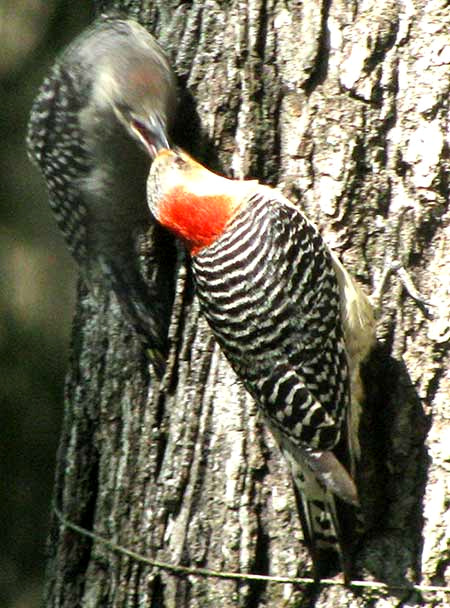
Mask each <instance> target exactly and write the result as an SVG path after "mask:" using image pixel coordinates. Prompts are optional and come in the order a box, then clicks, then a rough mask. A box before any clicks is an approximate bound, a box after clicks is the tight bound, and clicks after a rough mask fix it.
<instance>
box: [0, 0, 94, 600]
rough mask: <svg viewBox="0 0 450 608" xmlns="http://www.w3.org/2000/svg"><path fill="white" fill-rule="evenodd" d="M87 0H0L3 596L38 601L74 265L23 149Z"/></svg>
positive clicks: (86, 13) (87, 12)
mask: <svg viewBox="0 0 450 608" xmlns="http://www.w3.org/2000/svg"><path fill="white" fill-rule="evenodd" d="M91 13H92V9H91V4H90V3H89V2H86V1H82V2H62V1H58V0H0V40H1V51H0V96H1V100H0V107H1V118H0V129H1V142H2V145H1V148H0V472H1V475H0V521H1V526H0V606H1V607H2V608H34V607H35V606H39V605H40V604H41V593H42V583H43V574H44V566H45V545H46V538H47V531H48V519H49V509H50V501H51V495H52V484H53V472H54V463H55V454H56V449H57V445H58V436H59V429H60V424H61V417H62V410H63V388H64V375H65V370H66V366H67V359H68V347H69V340H70V326H71V317H72V311H73V302H74V293H75V279H76V269H75V266H74V264H73V262H72V260H71V259H70V258H69V255H68V254H67V252H66V248H65V246H64V243H63V240H62V238H61V236H60V235H59V233H58V231H57V229H56V225H55V223H54V220H53V217H52V216H51V213H50V210H49V207H48V202H47V194H46V190H45V186H44V183H43V181H42V179H41V178H40V175H39V173H38V171H37V169H36V168H35V167H34V166H33V165H31V164H30V162H29V160H28V158H27V156H26V150H25V144H24V141H25V134H26V125H27V121H28V115H29V112H30V107H31V104H32V101H33V98H34V97H35V95H36V93H37V90H38V88H39V86H40V84H41V82H42V80H43V78H44V76H45V74H46V72H47V71H48V69H49V67H50V65H51V64H52V62H53V60H54V58H55V56H56V54H57V53H58V51H59V50H60V49H61V48H62V47H63V46H65V45H66V44H67V43H68V42H69V41H70V40H71V39H72V38H73V37H74V36H75V35H76V34H77V33H78V32H79V31H81V30H82V29H83V28H84V26H85V25H86V24H87V23H88V22H89V21H90V18H91Z"/></svg>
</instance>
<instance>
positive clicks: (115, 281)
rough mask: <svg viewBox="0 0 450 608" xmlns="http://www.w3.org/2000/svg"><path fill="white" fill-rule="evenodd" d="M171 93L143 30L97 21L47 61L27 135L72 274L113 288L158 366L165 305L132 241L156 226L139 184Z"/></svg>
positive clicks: (156, 50) (162, 137) (159, 56)
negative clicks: (147, 278)
mask: <svg viewBox="0 0 450 608" xmlns="http://www.w3.org/2000/svg"><path fill="white" fill-rule="evenodd" d="M176 99H177V93H176V81H175V76H174V74H173V72H172V70H171V67H170V65H169V61H168V59H167V57H166V54H165V53H164V51H163V49H162V48H161V47H160V46H159V44H158V43H157V42H156V40H155V39H154V38H153V36H151V34H149V33H148V32H147V31H146V30H145V29H144V28H143V27H142V26H141V25H139V24H138V23H136V22H134V21H131V20H123V19H117V18H102V19H100V20H98V21H96V22H95V23H94V24H93V25H91V26H90V27H89V28H88V29H87V30H86V31H85V32H84V33H82V34H81V35H80V36H79V37H78V38H76V39H75V41H74V42H73V43H72V44H70V45H69V47H68V48H67V49H66V50H65V51H64V52H63V53H62V55H61V57H60V58H59V59H58V60H57V61H56V63H55V65H54V66H53V68H52V69H51V71H50V74H49V76H48V77H47V78H46V79H45V81H44V83H43V85H42V87H41V89H40V91H39V94H38V96H37V98H36V100H35V101H34V104H33V106H32V110H31V115H30V121H29V127H28V137H27V147H28V152H29V156H30V158H31V160H32V161H34V162H35V163H36V164H37V166H38V168H39V169H40V170H41V172H42V174H43V176H44V178H45V181H46V183H47V188H48V192H49V199H50V205H51V208H52V210H53V213H54V216H55V218H56V221H57V223H58V226H59V228H60V229H61V231H62V233H63V235H64V237H65V240H66V242H67V245H68V248H69V250H70V252H71V253H72V255H73V257H74V258H75V260H76V262H77V263H78V265H79V267H80V269H81V274H82V277H83V278H84V280H85V281H86V283H87V284H88V286H89V287H90V288H91V290H92V291H93V292H95V291H96V289H97V288H98V286H99V285H100V286H106V287H107V288H110V289H112V290H113V291H114V292H115V295H116V296H117V299H118V301H119V304H120V306H121V308H122V310H123V312H124V314H125V316H126V317H127V318H128V320H129V322H130V323H131V324H132V326H133V327H134V329H135V330H136V331H137V333H138V334H139V335H140V337H141V338H142V339H143V340H144V342H145V343H146V345H147V347H148V349H149V354H150V357H151V359H152V361H153V364H154V365H155V368H156V369H157V370H158V372H159V373H161V372H162V369H163V365H164V354H165V351H166V341H167V338H166V336H167V325H168V311H167V308H168V307H167V305H165V302H164V297H163V296H162V294H161V293H160V291H159V290H160V289H161V285H159V286H158V282H159V283H161V279H160V278H158V276H156V278H155V277H154V278H155V280H154V284H150V285H149V284H148V281H147V282H145V281H144V279H143V276H142V274H141V272H140V270H139V265H138V254H137V244H136V243H137V240H136V239H137V236H138V235H139V234H142V233H143V232H145V231H146V230H147V229H149V228H150V230H151V231H152V238H153V239H154V240H155V241H158V238H159V235H160V234H161V233H162V230H161V229H160V227H157V226H156V225H155V224H154V223H153V227H152V226H151V225H150V221H149V220H150V217H149V214H148V210H147V206H146V194H145V184H146V180H147V175H148V168H149V164H150V162H151V159H152V158H153V157H154V156H155V154H156V152H157V151H158V150H159V149H161V148H167V147H168V146H169V135H168V133H169V130H170V127H171V124H172V120H173V117H174V114H175V111H176ZM158 272H159V273H161V271H159V270H155V272H154V275H158ZM166 280H167V279H166Z"/></svg>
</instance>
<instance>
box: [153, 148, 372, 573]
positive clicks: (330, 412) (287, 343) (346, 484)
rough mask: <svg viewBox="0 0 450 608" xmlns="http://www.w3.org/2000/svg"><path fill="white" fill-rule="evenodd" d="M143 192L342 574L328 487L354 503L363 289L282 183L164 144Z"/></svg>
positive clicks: (319, 541)
mask: <svg viewBox="0 0 450 608" xmlns="http://www.w3.org/2000/svg"><path fill="white" fill-rule="evenodd" d="M147 193H148V202H149V207H150V210H151V212H152V214H153V215H154V217H155V218H156V219H157V220H158V221H159V222H160V223H161V224H162V225H163V226H165V227H166V228H168V229H169V230H171V231H172V232H173V233H175V234H176V235H177V236H178V237H180V238H181V239H182V240H183V241H184V243H185V245H186V247H187V249H188V251H189V252H190V255H191V257H192V268H193V273H194V277H195V283H196V291H197V295H198V297H199V300H200V304H201V309H202V312H203V314H204V315H205V317H206V319H207V321H208V323H209V325H210V327H211V329H212V331H213V333H214V335H215V337H216V339H217V341H218V343H219V345H220V347H221V349H222V351H223V352H224V354H225V356H226V357H227V359H228V360H229V362H230V364H231V366H232V368H233V369H234V371H235V372H236V374H237V376H238V377H239V378H240V379H241V380H242V382H243V384H244V386H245V388H246V389H247V390H248V392H249V393H250V394H251V395H252V396H253V398H254V399H255V401H256V402H257V404H258V406H259V409H260V411H261V413H262V416H263V418H264V420H265V422H266V423H267V425H268V427H269V429H270V430H271V432H272V433H273V435H274V437H275V439H276V441H277V443H278V445H279V447H280V449H281V452H282V453H283V455H284V456H285V458H286V460H287V462H288V464H289V467H290V471H291V473H292V476H293V479H294V482H295V486H294V488H295V489H296V497H297V502H298V506H299V511H300V517H301V520H302V526H303V530H304V536H305V540H306V542H307V544H308V545H309V547H310V550H311V553H312V557H313V561H314V563H315V566H316V567H317V566H318V564H319V562H320V559H319V557H318V555H319V553H322V552H323V551H327V550H329V549H332V550H333V552H335V553H337V554H338V555H339V557H340V560H341V566H342V568H343V569H344V573H346V571H347V574H348V567H347V557H346V551H345V550H344V549H345V543H344V546H343V542H342V538H341V531H340V527H339V521H338V514H337V512H338V510H337V504H336V501H335V497H336V496H337V497H338V498H339V501H343V502H344V503H348V504H350V505H353V506H355V507H357V506H358V493H357V489H356V485H355V483H354V480H353V478H352V475H353V471H354V466H355V459H357V457H358V454H359V444H358V440H357V434H358V423H359V413H358V409H357V408H358V405H357V403H356V402H354V401H352V398H351V390H350V384H352V387H353V390H354V392H355V394H356V397H357V398H358V399H360V398H361V396H362V395H361V384H360V381H359V363H360V362H361V361H362V359H364V358H365V356H366V355H367V354H368V352H369V350H370V348H371V346H372V344H373V342H374V319H373V315H372V308H371V305H370V303H369V301H368V299H367V297H366V296H365V295H364V293H363V292H362V291H361V289H360V288H359V287H358V286H357V285H356V283H355V282H354V281H353V280H352V279H351V277H350V275H349V274H348V273H347V272H346V270H345V269H344V268H343V266H342V265H341V263H340V262H339V261H338V259H337V258H336V257H335V255H334V254H333V253H332V252H331V251H330V250H329V248H328V247H327V246H326V244H325V243H324V241H323V239H322V237H321V236H320V234H319V232H318V231H317V229H316V228H315V227H314V226H313V225H312V224H311V223H310V222H309V221H308V220H307V218H306V217H305V216H304V215H303V213H302V212H301V211H300V210H299V209H298V208H297V207H295V206H294V205H293V204H291V203H290V202H289V201H288V200H287V199H285V198H284V197H283V196H282V195H281V194H280V193H279V192H278V191H277V190H274V189H272V188H269V187H267V186H263V185H260V184H259V183H258V182H257V181H241V180H230V179H226V178H224V177H221V176H219V175H217V174H215V173H212V172H210V171H208V170H207V169H206V168H205V167H203V166H202V165H200V164H199V163H197V162H196V161H194V160H193V159H192V158H190V157H189V156H188V155H187V154H185V153H184V152H182V151H179V150H171V151H169V150H162V151H160V152H159V153H158V155H157V156H156V158H155V160H154V162H153V165H152V167H151V169H150V175H149V179H148V184H147ZM339 501H338V503H339ZM316 575H318V569H317V568H316ZM319 576H320V574H319Z"/></svg>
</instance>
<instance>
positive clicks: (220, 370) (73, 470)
mask: <svg viewBox="0 0 450 608" xmlns="http://www.w3.org/2000/svg"><path fill="white" fill-rule="evenodd" d="M98 4H99V5H101V6H100V7H99V8H101V9H102V10H103V11H105V10H107V9H111V8H112V7H113V6H114V7H115V8H120V7H122V8H123V7H126V8H124V10H126V11H127V12H128V14H129V15H130V16H132V17H135V18H137V19H139V20H140V21H141V22H142V23H144V24H145V25H147V26H148V27H149V29H150V30H152V31H156V34H157V36H158V37H159V39H160V41H161V42H162V44H163V46H164V47H165V48H166V49H167V51H168V53H169V55H170V57H171V60H172V63H173V66H174V69H175V71H176V73H177V74H178V76H179V81H180V88H181V90H182V91H183V92H182V99H183V109H180V112H179V121H178V123H179V124H178V127H177V129H176V134H175V139H176V141H177V142H178V143H180V144H181V145H183V146H184V147H188V148H189V149H190V151H191V152H192V153H193V154H194V155H195V156H196V157H198V158H199V159H201V160H202V161H203V162H204V163H205V164H207V165H208V166H209V167H211V168H214V169H216V170H218V171H221V172H223V173H225V174H227V175H228V176H235V177H240V178H241V177H252V178H256V179H258V180H260V181H261V182H263V183H267V184H270V185H273V186H277V187H278V188H280V190H282V191H283V193H284V194H285V195H286V196H287V197H288V198H289V199H290V200H291V201H292V202H294V203H296V204H299V205H300V206H301V207H302V208H303V209H304V210H305V212H306V214H307V215H308V217H309V218H310V219H311V220H312V221H314V222H315V223H316V224H317V225H318V226H319V228H320V229H321V230H322V232H323V235H324V238H325V239H326V240H327V242H328V243H329V244H330V245H331V246H332V247H333V248H334V250H335V251H336V252H338V253H339V254H340V255H341V257H342V259H343V261H344V264H345V265H346V266H347V268H348V269H349V270H350V271H351V272H353V274H354V275H355V276H356V277H357V278H358V279H359V280H360V282H361V283H363V284H364V285H365V286H366V289H367V290H368V291H369V292H370V291H372V290H373V289H374V288H376V287H377V286H378V285H379V281H380V279H381V275H382V273H383V269H384V268H386V267H387V265H388V264H389V263H391V262H395V261H398V262H401V263H402V264H403V265H404V267H405V268H406V269H407V270H408V272H409V273H410V275H411V277H412V278H413V281H414V284H415V286H416V288H417V289H418V290H419V291H420V292H421V293H422V294H424V295H425V297H426V300H427V301H429V302H430V304H431V305H430V306H427V305H423V304H418V303H417V302H416V301H415V300H414V299H413V298H411V297H410V296H409V295H408V293H407V290H406V289H405V287H404V285H403V283H402V282H401V280H400V278H399V276H397V275H392V277H391V279H390V281H389V282H388V290H387V291H386V292H385V293H384V295H383V296H382V298H381V305H380V313H379V322H378V332H377V335H378V340H379V345H378V347H377V348H376V352H375V353H374V355H373V356H372V358H371V360H370V362H369V365H367V366H366V374H365V376H366V378H365V380H366V388H367V402H366V404H365V409H364V416H363V425H362V431H361V434H362V444H363V452H364V458H363V470H364V474H363V478H362V482H361V495H362V502H363V505H364V510H365V512H366V515H367V518H368V520H369V522H370V523H371V529H370V532H369V533H368V534H367V535H366V537H364V539H363V541H362V543H361V549H360V551H359V553H358V555H357V556H356V559H355V571H356V576H357V578H358V579H364V580H375V581H383V582H386V583H388V584H390V585H403V586H405V587H408V586H409V585H411V584H412V583H414V582H415V583H421V584H428V585H431V584H433V585H441V586H445V585H449V579H450V571H449V567H448V564H449V563H450V552H449V538H450V532H449V526H448V518H449V516H450V512H449V506H448V489H449V473H448V454H449V448H448V446H449V442H450V435H449V432H448V429H446V427H445V422H446V420H447V421H448V419H449V416H450V409H449V408H450V405H449V403H450V399H449V397H450V377H449V372H448V370H449V368H450V356H449V338H450V329H449V327H450V322H449V312H448V311H449V299H450V298H449V293H450V290H449V285H450V277H449V268H450V228H449V223H450V215H449V208H448V168H449V165H448V143H449V142H448V139H446V137H448V132H447V127H448V123H447V112H448V99H449V92H450V91H449V89H450V86H449V64H450V45H449V34H450V32H449V24H450V14H449V7H448V3H447V2H445V0H440V1H439V0H432V1H428V2H426V1H425V0H416V1H415V2H407V1H406V0H401V1H394V0H377V1H375V0H367V1H364V2H363V1H361V0H354V1H353V2H342V1H340V0H337V1H335V2H329V1H328V0H324V1H323V2H318V1H317V0H304V1H303V2H302V3H299V2H294V1H286V2H276V1H274V0H266V1H265V2H264V1H263V0H240V1H237V0H230V1H229V2H212V1H210V0H204V1H203V2H196V1H194V2H184V3H180V2H175V1H172V2H167V1H165V0H159V1H158V0H155V1H154V2H151V1H149V2H144V1H142V2H139V1H134V2H133V1H131V0H129V1H127V2H125V1H124V2H120V1H119V0H115V2H114V1H113V2H100V3H98ZM143 264H144V265H145V259H144V260H143ZM175 274H176V298H175V303H174V308H173V317H172V325H171V330H170V332H171V334H170V335H171V344H172V350H171V355H170V361H169V365H168V369H167V373H166V376H165V377H164V378H163V380H162V382H161V383H160V382H158V380H157V379H156V378H155V377H154V376H153V374H152V372H151V371H149V370H148V365H147V362H146V359H145V354H144V353H143V352H142V348H141V347H140V345H139V344H138V341H137V339H135V338H134V336H132V335H131V334H130V331H129V330H128V327H127V325H126V323H125V321H123V320H122V317H121V315H120V312H119V310H118V307H117V304H116V303H115V301H114V300H113V298H112V297H111V298H109V296H108V294H105V296H104V301H98V300H96V301H94V299H93V298H92V297H91V296H90V295H89V294H86V293H85V292H84V291H83V290H82V289H80V296H79V300H78V312H77V315H76V319H75V323H74V333H73V352H72V360H71V369H70V372H69V376H68V380H67V390H66V414H65V421H64V427H63V431H62V438H61V447H60V451H59V464H58V471H57V478H56V489H55V502H56V505H57V506H58V507H59V509H61V511H62V512H63V513H64V516H65V517H66V518H67V519H69V520H70V521H72V522H74V523H75V524H77V525H79V526H82V527H84V528H86V529H88V530H91V531H93V532H95V533H96V534H97V535H99V536H102V537H105V538H107V539H109V540H111V541H113V542H114V543H117V544H119V545H122V546H125V547H127V548H129V549H131V550H133V551H135V552H137V553H139V554H142V555H143V556H146V557H148V558H151V559H157V560H160V561H163V562H169V563H172V564H175V565H179V564H180V565H184V566H189V567H194V568H209V569H214V570H218V571H227V572H230V571H231V572H241V573H260V574H270V575H274V576H277V575H278V576H289V577H294V576H310V575H311V562H310V558H309V556H308V553H307V550H306V549H305V547H304V545H303V543H302V534H301V530H300V526H299V522H298V517H297V514H296V511H295V501H294V496H293V491H292V489H291V485H290V480H289V478H288V475H287V469H286V466H285V464H284V462H283V460H282V458H281V456H280V453H279V452H278V449H277V448H276V447H275V445H274V442H273V440H272V438H271V436H270V435H269V434H268V432H267V430H266V429H265V428H264V426H263V423H262V421H261V420H260V419H259V418H258V416H257V414H256V407H255V405H254V403H253V402H252V400H251V399H250V397H249V396H248V395H246V393H245V391H244V390H243V388H242V386H241V385H240V383H239V382H238V381H237V379H236V377H235V375H234V373H233V372H232V371H231V369H230V367H229V366H228V364H227V363H226V361H225V359H224V357H223V356H222V355H221V353H220V352H219V350H218V348H217V346H216V345H215V343H214V340H213V338H212V336H211V334H210V331H209V329H208V327H207V326H206V323H205V321H204V320H203V319H202V318H201V317H200V316H199V309H198V303H197V299H196V297H195V295H194V294H193V285H192V279H191V275H190V272H189V268H188V267H187V265H186V262H185V260H184V258H183V257H182V256H181V255H180V259H179V263H178V265H177V270H176V271H175V270H174V275H175ZM338 580H339V577H338V578H337V579H336V581H338ZM427 600H428V601H429V602H431V603H432V604H433V605H436V606H443V605H450V595H449V594H445V593H443V592H439V591H433V592H430V594H429V595H428V596H427ZM423 601H424V600H423V596H421V595H420V594H419V593H418V592H416V591H414V590H413V589H412V588H411V589H410V590H407V589H398V588H390V589H387V590H380V589H379V588H370V587H368V588H363V590H361V589H355V588H345V587H343V586H339V585H335V586H320V587H318V588H314V587H312V586H309V585H288V584H279V583H269V582H267V581H236V580H220V579H215V578H209V577H202V576H194V575H190V576H185V575H180V574H174V573H172V572H170V571H167V570H165V569H158V568H154V567H151V566H150V565H146V564H144V563H142V562H140V561H138V560H136V559H134V558H131V557H127V556H125V555H123V554H121V553H118V552H114V551H111V550H110V549H109V548H108V547H106V546H105V545H104V544H103V543H102V542H101V541H99V540H92V539H90V538H87V537H86V536H83V535H81V534H79V533H78V532H76V531H75V530H73V529H71V528H68V527H65V526H64V525H63V524H61V522H60V520H58V518H57V517H56V515H55V516H54V522H53V532H52V537H51V542H50V558H49V567H48V581H47V597H46V602H47V603H46V605H47V606H54V607H56V606H58V607H65V608H74V607H75V606H83V607H97V606H108V607H111V608H124V607H137V606H139V607H148V606H153V607H162V608H172V607H174V608H175V607H176V608H194V607H199V608H200V607H202V608H204V607H208V606H209V607H214V608H215V607H218V606H220V607H221V608H228V607H237V606H242V607H251V608H258V607H262V606H265V607H270V608H275V607H279V606H282V605H286V606H312V605H314V606H317V607H319V606H320V607H331V606H345V605H350V603H351V605H352V606H355V607H357V606H371V607H379V608H381V607H383V608H387V607H389V606H399V605H406V604H407V605H408V606H413V605H421V604H422V602H423Z"/></svg>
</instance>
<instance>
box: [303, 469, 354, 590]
mask: <svg viewBox="0 0 450 608" xmlns="http://www.w3.org/2000/svg"><path fill="white" fill-rule="evenodd" d="M293 481H294V492H295V497H296V502H297V510H298V513H299V517H300V522H301V525H302V529H303V536H304V540H305V543H306V545H307V546H308V549H309V551H310V553H311V558H312V562H313V569H314V578H316V579H317V580H320V579H321V578H323V577H324V576H330V575H333V574H336V573H337V572H339V571H340V570H342V572H343V574H344V579H345V581H346V582H348V581H349V580H351V572H350V555H349V550H348V547H347V543H346V542H345V539H344V534H343V531H342V529H341V524H340V517H339V516H338V509H337V505H336V498H335V496H334V495H333V494H332V493H331V492H330V491H329V490H327V489H324V488H323V487H322V485H320V484H319V483H318V482H317V479H316V478H315V476H314V475H313V474H308V473H306V475H305V474H304V473H303V474H302V475H300V476H299V475H296V476H295V477H293ZM344 508H345V507H344Z"/></svg>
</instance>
